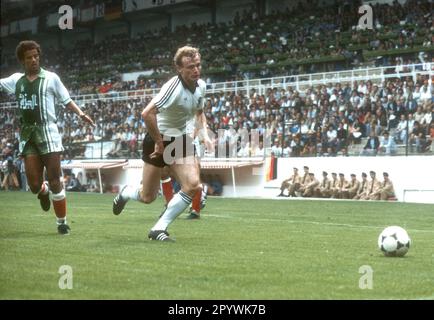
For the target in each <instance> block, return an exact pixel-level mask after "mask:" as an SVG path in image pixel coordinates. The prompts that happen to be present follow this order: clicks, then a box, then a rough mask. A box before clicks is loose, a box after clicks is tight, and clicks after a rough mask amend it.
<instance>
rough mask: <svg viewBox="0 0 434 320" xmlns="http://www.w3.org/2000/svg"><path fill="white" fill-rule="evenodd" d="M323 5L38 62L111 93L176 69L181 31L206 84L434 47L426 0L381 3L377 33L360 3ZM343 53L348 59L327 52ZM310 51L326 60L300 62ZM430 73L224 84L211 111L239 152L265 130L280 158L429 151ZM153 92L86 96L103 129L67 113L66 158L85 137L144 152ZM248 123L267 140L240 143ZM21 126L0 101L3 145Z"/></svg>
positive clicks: (118, 153) (153, 82)
mask: <svg viewBox="0 0 434 320" xmlns="http://www.w3.org/2000/svg"><path fill="white" fill-rule="evenodd" d="M317 2H318V1H310V2H306V3H305V4H303V3H301V2H300V4H299V5H298V6H297V7H295V8H293V9H291V10H289V9H286V10H281V11H279V12H276V11H273V12H271V13H270V14H269V15H264V16H259V15H258V14H257V12H256V11H255V9H252V11H250V12H248V11H244V12H242V13H236V15H235V18H234V20H233V22H229V23H219V24H216V25H211V24H208V25H206V26H204V25H196V24H193V25H191V26H190V27H186V26H180V27H177V28H176V30H175V32H170V31H169V30H168V29H167V28H163V29H161V30H158V31H154V32H148V33H146V34H142V35H140V36H138V37H137V38H135V39H130V38H129V37H128V36H127V35H116V36H112V37H110V38H107V39H105V40H104V41H102V42H100V43H98V44H96V45H94V44H93V43H91V41H90V40H86V41H79V42H77V43H76V45H75V48H74V49H73V50H63V49H62V48H60V49H59V50H56V49H54V48H47V49H45V50H44V54H43V56H42V59H43V61H42V62H41V65H43V66H44V67H45V66H47V67H48V69H52V70H53V71H56V72H57V73H58V74H60V75H62V79H65V83H66V86H67V87H68V89H69V90H70V91H71V93H72V94H78V93H87V92H100V93H107V92H111V91H124V90H137V89H147V88H159V87H161V83H162V81H164V80H165V79H166V78H167V77H169V76H170V75H171V71H170V70H171V61H170V56H171V53H170V52H171V48H176V47H177V46H178V45H180V44H181V41H185V39H187V41H188V42H189V43H192V44H193V45H194V44H197V45H198V46H199V47H200V48H201V52H202V55H203V61H204V63H205V65H204V68H203V72H204V76H205V79H206V80H207V82H208V83H211V82H215V81H226V80H238V79H248V78H256V77H271V76H280V75H293V74H300V73H308V72H318V71H330V70H339V69H351V68H357V67H358V66H360V65H361V64H362V62H363V59H364V58H363V54H362V53H363V52H364V51H363V50H365V52H366V51H367V52H379V53H381V52H383V53H384V52H387V51H391V50H392V51H393V50H399V49H406V48H407V49H411V48H413V47H415V46H421V47H430V46H432V34H433V33H432V30H433V20H432V16H431V11H430V3H429V2H428V1H426V0H419V1H415V0H408V1H406V3H405V4H404V5H401V4H400V3H398V2H397V1H395V2H394V3H393V5H387V4H382V5H379V4H377V5H375V6H374V8H373V12H374V30H367V31H361V30H358V29H357V28H355V27H354V25H355V21H358V19H359V14H358V10H357V7H358V5H359V4H360V3H358V2H357V1H356V2H348V1H338V2H337V3H338V5H336V4H335V5H333V6H329V7H327V6H326V7H321V10H320V11H319V10H318V3H317ZM336 10H338V11H339V14H336ZM410 51H411V50H410ZM421 53H422V54H421ZM338 56H339V57H341V58H342V59H335V60H333V59H332V60H326V61H320V60H321V58H322V57H338ZM306 59H308V60H309V59H310V60H309V61H311V62H312V61H314V60H315V59H319V60H318V61H316V62H315V61H314V62H315V63H314V62H312V63H299V62H300V61H303V60H306ZM312 59H313V60H312ZM12 60H15V58H14V57H11V58H10V59H9V61H12ZM431 60H432V56H431V54H430V53H429V52H427V53H424V52H419V51H415V52H412V53H410V54H402V55H388V54H384V55H383V56H381V57H380V56H375V59H374V60H373V61H374V63H376V64H381V65H396V70H395V71H396V72H400V71H403V68H402V65H403V64H406V63H409V62H418V63H419V62H429V61H431ZM6 61H8V59H6ZM365 62H366V61H365ZM12 65H13V66H15V65H16V62H15V61H13V62H11V63H10V64H5V65H3V64H2V68H1V70H2V74H3V72H5V74H7V73H9V72H12V70H13V68H12ZM429 67H430V68H432V65H429ZM146 68H148V69H149V68H150V70H151V71H152V72H153V74H152V76H150V77H145V76H142V77H139V78H138V80H137V81H129V82H122V81H120V73H121V72H126V71H137V70H144V69H146ZM431 81H432V80H431V79H429V78H428V77H426V76H420V75H418V76H417V78H412V77H406V78H404V77H396V78H387V79H386V80H385V81H383V82H382V83H372V81H369V80H368V81H356V82H354V83H329V84H327V85H318V86H312V87H310V88H308V89H307V90H303V91H297V90H296V88H295V87H294V86H291V85H289V86H288V85H286V86H285V87H283V86H276V87H270V88H269V89H267V90H266V92H264V93H262V92H259V89H258V90H255V89H252V90H251V91H250V92H236V93H235V92H221V93H215V94H211V95H208V97H207V100H206V104H205V114H206V116H207V119H208V121H209V127H210V129H211V130H212V131H213V132H214V133H215V135H216V137H217V139H218V141H217V142H218V144H221V143H227V144H228V146H229V147H228V150H231V152H232V151H233V154H227V155H228V156H262V155H263V154H264V152H265V150H264V141H265V139H264V134H265V133H267V134H268V135H267V137H266V138H267V139H269V140H270V141H271V144H272V147H271V151H272V152H273V153H274V154H275V155H276V156H284V157H287V156H315V155H320V156H336V155H348V154H349V150H348V149H349V147H350V146H352V145H354V144H360V143H361V142H362V141H363V142H365V140H363V139H364V138H368V137H372V139H373V142H371V140H368V141H367V142H366V144H365V145H364V147H363V150H362V151H361V153H362V154H372V155H376V154H378V153H380V154H381V153H384V154H394V153H396V149H397V146H396V145H399V144H403V143H406V142H407V140H408V141H409V143H410V145H409V146H410V151H416V152H419V153H423V152H427V151H429V150H430V143H431V141H432V139H433V136H434V132H433V131H434V126H433V121H432V114H433V110H432V109H433V85H432V82H431ZM150 99H151V96H148V95H146V94H144V95H143V96H142V97H136V98H131V99H128V100H124V101H115V100H95V101H94V102H89V103H86V104H85V105H83V106H82V108H83V109H84V110H86V112H87V113H88V114H89V115H90V116H91V117H92V118H93V119H94V120H95V122H96V124H97V126H96V128H91V127H89V126H87V125H83V124H82V123H81V122H80V121H77V119H76V118H75V117H76V116H75V115H73V114H71V113H68V112H63V110H60V111H59V122H58V125H59V129H60V132H61V133H63V139H64V141H63V142H64V144H65V146H68V148H67V152H70V153H71V150H75V152H74V153H71V154H69V156H70V157H75V156H83V155H84V147H83V142H84V143H85V142H93V141H112V144H113V147H112V149H111V150H110V151H109V152H108V154H106V155H105V156H108V157H131V158H138V157H140V142H141V141H142V140H143V137H144V135H145V133H146V128H145V127H144V123H143V120H142V119H141V117H140V113H141V111H142V110H143V108H144V106H145V105H146V104H147V103H148V102H149V101H150ZM407 120H408V121H407ZM252 129H255V130H257V131H258V133H259V137H260V140H259V141H260V144H257V145H250V144H249V142H246V141H240V140H242V139H241V136H242V133H241V131H242V130H247V131H251V130H252ZM18 130H19V124H18V120H17V119H16V118H15V114H14V110H11V109H0V136H1V137H2V138H3V139H2V150H3V149H4V148H5V145H6V144H12V145H13V146H14V150H17V149H18V134H19V131H18ZM221 132H223V134H221ZM375 140H378V141H375ZM267 141H268V140H267ZM389 142H390V143H389ZM393 143H395V144H396V145H393ZM218 144H217V145H218ZM71 146H77V147H71ZM233 146H235V147H233ZM265 147H266V146H265ZM413 148H414V150H412V149H413ZM216 154H217V152H216Z"/></svg>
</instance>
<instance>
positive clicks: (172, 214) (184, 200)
mask: <svg viewBox="0 0 434 320" xmlns="http://www.w3.org/2000/svg"><path fill="white" fill-rule="evenodd" d="M192 200H193V199H192V198H191V197H190V196H189V195H188V194H186V193H184V192H182V191H179V192H178V193H177V194H175V195H174V196H173V198H172V200H170V201H169V203H168V204H167V208H166V211H164V214H163V215H162V216H161V218H160V220H158V221H157V223H156V224H155V225H154V226H153V227H152V229H151V230H152V231H153V230H166V229H167V227H168V226H169V224H171V223H172V222H173V220H175V219H176V217H177V216H179V215H180V214H181V213H182V212H183V211H184V210H185V208H187V207H188V205H189V204H190V203H191V201H192Z"/></svg>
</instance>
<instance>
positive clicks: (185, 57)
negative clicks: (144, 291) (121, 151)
mask: <svg viewBox="0 0 434 320" xmlns="http://www.w3.org/2000/svg"><path fill="white" fill-rule="evenodd" d="M173 60H174V64H175V67H176V71H177V73H178V75H177V76H174V77H173V78H171V79H170V80H169V81H168V82H166V83H165V84H164V85H163V87H162V88H161V91H160V92H159V93H158V94H157V95H156V96H155V97H154V98H153V99H152V101H151V102H150V103H149V104H148V105H147V106H146V107H145V109H144V110H143V112H142V117H143V119H144V121H145V124H146V127H147V129H148V133H147V134H146V136H145V138H144V140H143V156H142V159H143V161H144V165H143V177H142V184H141V186H129V185H126V186H124V187H123V188H122V190H121V191H120V192H119V194H118V195H117V196H116V197H115V198H114V200H113V213H114V214H116V215H118V214H120V213H121V212H122V210H123V209H124V207H125V204H126V203H127V201H128V200H129V199H133V200H137V201H141V202H144V203H151V202H153V201H154V200H155V199H156V197H157V195H158V191H159V188H160V177H161V170H162V168H163V167H164V166H166V165H167V166H169V167H170V170H171V172H172V173H173V174H174V175H175V177H176V180H177V181H178V182H179V183H180V185H181V191H180V192H178V193H177V194H176V195H174V196H173V198H172V200H170V202H169V203H168V205H167V208H166V210H165V211H164V213H163V215H162V216H161V217H160V218H159V220H158V221H157V223H156V224H155V225H154V226H153V227H152V228H151V231H150V232H149V234H148V238H149V239H150V240H158V241H174V240H173V238H170V237H169V233H168V232H167V228H168V226H169V224H170V223H172V222H173V221H174V220H175V219H176V217H177V216H178V215H180V214H181V213H182V212H183V211H184V210H185V209H186V208H187V207H188V205H189V204H190V203H191V201H192V198H193V196H194V195H195V193H196V192H197V191H200V171H199V166H198V164H197V159H196V157H195V150H194V146H193V144H192V138H191V137H190V135H188V134H187V132H186V127H187V123H188V122H189V121H191V120H192V119H194V118H195V117H196V119H195V120H196V123H197V124H198V129H199V130H202V132H203V136H204V142H205V145H206V147H207V148H208V149H209V150H213V143H212V141H211V139H210V138H209V136H208V133H207V131H206V128H207V124H206V118H205V115H204V113H203V106H204V101H205V90H206V84H205V82H204V81H203V80H201V79H200V72H201V56H200V53H199V50H198V49H197V48H193V47H190V46H185V47H181V48H179V49H178V50H177V52H176V54H175V57H174V59H173Z"/></svg>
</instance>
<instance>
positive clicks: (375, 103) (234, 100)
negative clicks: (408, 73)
mask: <svg viewBox="0 0 434 320" xmlns="http://www.w3.org/2000/svg"><path fill="white" fill-rule="evenodd" d="M433 88H434V86H433V85H432V84H430V81H429V78H428V76H419V77H418V78H417V79H415V81H413V79H412V78H411V77H408V78H403V79H401V78H389V79H387V80H385V81H384V82H383V83H379V84H373V83H372V82H371V81H369V80H368V81H355V82H354V83H343V84H341V83H336V84H331V83H330V84H328V85H318V86H315V87H309V88H307V89H306V90H305V91H303V92H299V91H297V90H296V89H294V88H293V87H291V86H288V87H286V88H283V87H280V88H269V89H267V90H266V92H265V93H263V94H260V93H258V92H257V91H256V90H255V89H252V90H251V91H250V92H248V93H247V92H244V93H243V92H238V93H235V92H227V93H216V94H210V95H208V96H207V99H206V102H205V109H204V112H205V115H206V117H207V119H208V125H209V128H210V129H211V130H212V131H213V133H214V134H215V137H216V142H217V143H216V146H217V148H218V147H219V146H221V145H222V144H224V143H226V144H227V145H228V148H227V150H230V152H232V153H231V154H228V153H227V154H226V155H225V156H230V157H236V156H238V157H249V156H250V157H252V156H263V155H264V152H265V150H264V147H267V145H266V141H271V144H272V146H271V152H273V153H274V155H275V156H278V157H289V156H292V157H297V156H336V155H348V154H349V152H348V150H349V147H351V146H354V145H357V144H361V143H362V141H363V143H365V142H366V144H365V145H364V147H363V151H362V154H364V155H376V154H387V155H393V154H395V153H396V148H397V146H399V145H402V144H405V143H406V142H407V140H408V142H409V150H410V152H417V153H424V152H430V143H431V141H432V139H433V138H434V122H433V97H434V95H433ZM150 99H151V97H150V96H146V97H143V99H141V98H135V99H129V100H126V101H110V100H106V101H102V100H97V101H95V102H94V103H87V104H86V105H85V106H83V109H84V110H86V112H87V113H88V114H89V115H90V116H91V117H92V118H93V119H94V120H95V123H96V127H95V128H91V127H89V126H88V125H86V124H83V123H81V122H79V121H77V119H75V115H73V114H71V113H68V112H63V111H62V112H59V121H58V126H59V130H60V132H61V133H63V139H64V141H63V142H64V145H65V146H67V152H70V151H71V150H73V149H74V146H75V145H77V146H78V148H82V150H84V146H83V143H86V142H94V141H112V145H113V147H112V149H111V150H110V152H108V154H106V156H107V157H114V158H116V157H124V158H139V157H140V150H141V147H140V143H141V141H142V140H143V138H144V135H145V133H146V128H145V126H144V122H143V120H142V118H141V116H140V113H141V111H142V110H143V107H144V106H145V105H146V104H147V103H148V102H149V100H150ZM407 119H408V121H407ZM18 130H19V125H18V123H17V120H16V119H15V118H14V117H13V113H12V112H11V110H8V109H0V132H1V136H2V137H3V143H9V144H12V145H15V149H17V147H18V139H17V138H18V133H19V131H18ZM252 130H255V132H256V133H257V135H258V136H259V139H258V141H259V142H260V143H259V145H257V144H255V145H253V144H250V143H251V142H252V141H253V140H254V139H250V140H249V139H247V140H246V139H243V133H244V132H249V133H251V132H252ZM407 136H408V139H407ZM367 138H369V139H367ZM371 138H372V139H373V140H374V141H373V142H371ZM258 141H256V142H258ZM215 155H216V156H222V155H221V154H220V155H218V152H217V150H216V153H215ZM69 156H70V157H76V156H77V154H69Z"/></svg>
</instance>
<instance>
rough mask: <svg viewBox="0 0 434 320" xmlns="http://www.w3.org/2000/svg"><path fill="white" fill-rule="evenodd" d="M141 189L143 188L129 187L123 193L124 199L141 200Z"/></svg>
mask: <svg viewBox="0 0 434 320" xmlns="http://www.w3.org/2000/svg"><path fill="white" fill-rule="evenodd" d="M140 189H141V187H138V188H137V187H133V186H127V187H126V188H125V189H124V190H123V191H122V193H121V196H122V198H124V199H125V200H129V199H133V200H136V201H141V200H140Z"/></svg>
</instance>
